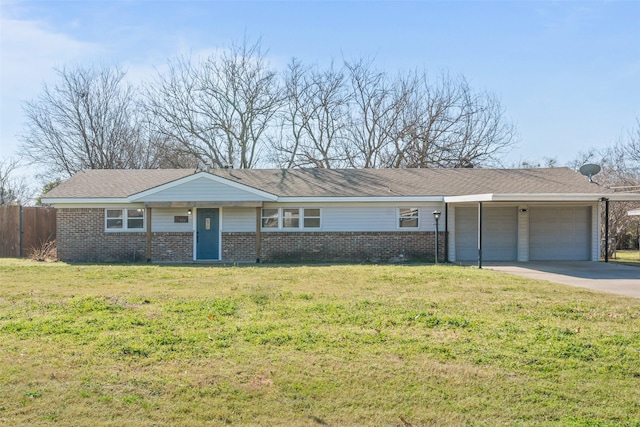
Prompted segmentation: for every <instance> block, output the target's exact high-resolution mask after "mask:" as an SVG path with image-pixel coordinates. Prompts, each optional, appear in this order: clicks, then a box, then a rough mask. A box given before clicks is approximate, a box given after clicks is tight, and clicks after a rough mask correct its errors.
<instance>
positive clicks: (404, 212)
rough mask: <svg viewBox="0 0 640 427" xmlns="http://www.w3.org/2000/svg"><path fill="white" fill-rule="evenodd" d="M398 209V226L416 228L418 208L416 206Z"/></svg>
mask: <svg viewBox="0 0 640 427" xmlns="http://www.w3.org/2000/svg"><path fill="white" fill-rule="evenodd" d="M399 211H400V227H401V228H404V227H407V228H417V227H418V209H417V208H401V209H399Z"/></svg>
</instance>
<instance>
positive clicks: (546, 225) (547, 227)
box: [529, 206, 591, 261]
mask: <svg viewBox="0 0 640 427" xmlns="http://www.w3.org/2000/svg"><path fill="white" fill-rule="evenodd" d="M529 259H530V260H531V261H588V260H590V259H591V207H588V206H587V207H585V206H580V207H532V208H531V209H529Z"/></svg>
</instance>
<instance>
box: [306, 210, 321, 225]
mask: <svg viewBox="0 0 640 427" xmlns="http://www.w3.org/2000/svg"><path fill="white" fill-rule="evenodd" d="M304 228H320V209H305V210H304Z"/></svg>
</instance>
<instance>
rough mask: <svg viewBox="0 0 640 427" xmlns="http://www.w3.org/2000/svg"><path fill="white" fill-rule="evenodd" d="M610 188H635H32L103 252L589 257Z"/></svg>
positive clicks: (400, 180) (138, 179) (353, 174)
mask: <svg viewBox="0 0 640 427" xmlns="http://www.w3.org/2000/svg"><path fill="white" fill-rule="evenodd" d="M610 200H625V201H634V200H636V201H640V194H639V193H624V194H621V193H616V192H614V191H612V190H609V189H607V188H604V187H602V186H599V185H597V184H596V183H594V182H591V181H590V180H589V179H587V178H585V177H584V176H582V175H580V174H577V173H575V172H574V171H571V170H570V169H568V168H549V169H513V170H506V169H448V170H442V169H363V170H355V169H350V170H335V169H331V170H328V169H327V170H322V169H295V170H280V169H277V170H210V171H207V172H205V171H197V170H196V171H194V170H187V169H164V170H163V169H155V170H89V171H82V172H79V173H78V174H76V175H74V176H73V177H72V178H70V179H69V180H68V181H66V182H64V183H62V184H61V185H59V186H58V187H56V188H54V189H53V190H51V191H50V192H49V193H48V194H46V195H44V196H43V198H42V201H43V203H49V204H53V205H54V206H55V207H56V208H57V209H58V221H57V243H58V255H59V258H60V259H61V260H64V261H102V262H107V261H109V262H110V261H126V262H134V261H143V260H151V261H158V262H192V261H222V262H240V261H242V262H256V261H257V260H259V261H261V262H404V261H418V262H432V261H433V260H434V259H435V251H436V246H437V247H438V251H439V256H438V259H439V260H442V261H445V260H446V261H453V262H459V261H462V262H468V261H474V260H476V259H477V260H478V262H479V263H480V262H482V260H483V259H485V260H489V261H544V260H585V261H587V260H588V261H597V260H599V259H600V249H601V247H600V246H601V243H600V242H601V241H602V236H601V229H603V228H604V227H601V218H602V217H603V216H601V215H600V213H601V211H602V210H603V209H604V208H606V206H608V201H610ZM436 214H437V215H436ZM438 221H439V223H438ZM438 227H439V228H438ZM436 233H439V234H438V236H439V239H438V242H437V244H436V238H435V236H436ZM559 237H561V238H559ZM605 240H606V237H605Z"/></svg>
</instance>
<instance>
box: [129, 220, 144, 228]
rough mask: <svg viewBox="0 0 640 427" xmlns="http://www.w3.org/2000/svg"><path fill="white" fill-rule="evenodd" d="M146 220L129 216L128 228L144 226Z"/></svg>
mask: <svg viewBox="0 0 640 427" xmlns="http://www.w3.org/2000/svg"><path fill="white" fill-rule="evenodd" d="M143 227H144V220H143V219H142V218H140V219H138V218H128V219H127V228H129V229H131V228H143Z"/></svg>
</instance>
